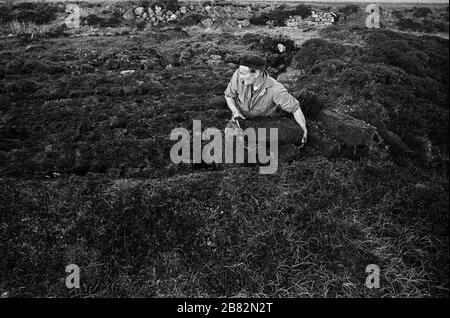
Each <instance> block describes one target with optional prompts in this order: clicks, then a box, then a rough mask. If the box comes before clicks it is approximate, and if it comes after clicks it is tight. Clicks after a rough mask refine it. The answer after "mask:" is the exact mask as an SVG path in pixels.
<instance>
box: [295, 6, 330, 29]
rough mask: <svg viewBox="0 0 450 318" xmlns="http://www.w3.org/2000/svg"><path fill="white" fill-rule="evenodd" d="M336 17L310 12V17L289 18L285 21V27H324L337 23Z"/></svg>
mask: <svg viewBox="0 0 450 318" xmlns="http://www.w3.org/2000/svg"><path fill="white" fill-rule="evenodd" d="M337 17H338V15H337V14H336V13H334V12H326V11H314V10H312V11H311V16H309V17H307V18H305V19H303V18H302V17H301V16H293V17H289V19H288V20H287V21H286V26H288V27H298V28H301V27H308V26H314V27H326V26H330V25H332V24H333V23H335V22H337Z"/></svg>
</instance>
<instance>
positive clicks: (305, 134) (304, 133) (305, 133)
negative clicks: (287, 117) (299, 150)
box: [302, 128, 308, 146]
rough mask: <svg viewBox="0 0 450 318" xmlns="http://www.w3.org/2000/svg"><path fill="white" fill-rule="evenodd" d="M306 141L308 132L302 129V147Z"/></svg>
mask: <svg viewBox="0 0 450 318" xmlns="http://www.w3.org/2000/svg"><path fill="white" fill-rule="evenodd" d="M307 139H308V130H306V128H305V129H303V138H302V146H303V145H304V144H306V140H307Z"/></svg>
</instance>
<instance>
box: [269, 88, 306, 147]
mask: <svg viewBox="0 0 450 318" xmlns="http://www.w3.org/2000/svg"><path fill="white" fill-rule="evenodd" d="M274 102H275V104H277V105H278V106H279V107H281V109H283V110H284V111H287V112H289V113H292V114H293V115H294V118H295V121H296V122H297V124H298V125H299V126H300V127H301V128H302V130H303V137H302V143H303V144H304V143H306V140H307V138H308V137H307V136H308V131H307V129H306V120H305V116H304V115H303V112H302V110H301V108H300V105H299V102H298V100H297V99H295V98H294V97H293V96H292V95H291V94H289V93H288V91H287V90H286V88H284V87H283V86H280V87H279V89H278V90H277V91H276V92H275V94H274Z"/></svg>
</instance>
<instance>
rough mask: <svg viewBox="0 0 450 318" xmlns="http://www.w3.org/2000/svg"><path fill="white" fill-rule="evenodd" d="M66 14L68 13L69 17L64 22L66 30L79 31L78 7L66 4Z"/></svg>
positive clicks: (79, 11) (79, 10)
mask: <svg viewBox="0 0 450 318" xmlns="http://www.w3.org/2000/svg"><path fill="white" fill-rule="evenodd" d="M66 13H69V16H68V17H67V18H66V19H65V20H64V23H65V25H66V27H67V28H68V29H79V28H80V13H81V9H80V7H79V6H78V5H76V4H68V5H67V7H66Z"/></svg>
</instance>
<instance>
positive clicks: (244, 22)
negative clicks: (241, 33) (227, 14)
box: [237, 19, 250, 28]
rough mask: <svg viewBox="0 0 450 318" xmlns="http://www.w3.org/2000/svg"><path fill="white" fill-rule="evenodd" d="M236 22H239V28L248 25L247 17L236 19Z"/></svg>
mask: <svg viewBox="0 0 450 318" xmlns="http://www.w3.org/2000/svg"><path fill="white" fill-rule="evenodd" d="M237 23H238V24H239V27H241V28H245V27H248V26H249V25H250V21H249V20H247V19H246V20H237Z"/></svg>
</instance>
